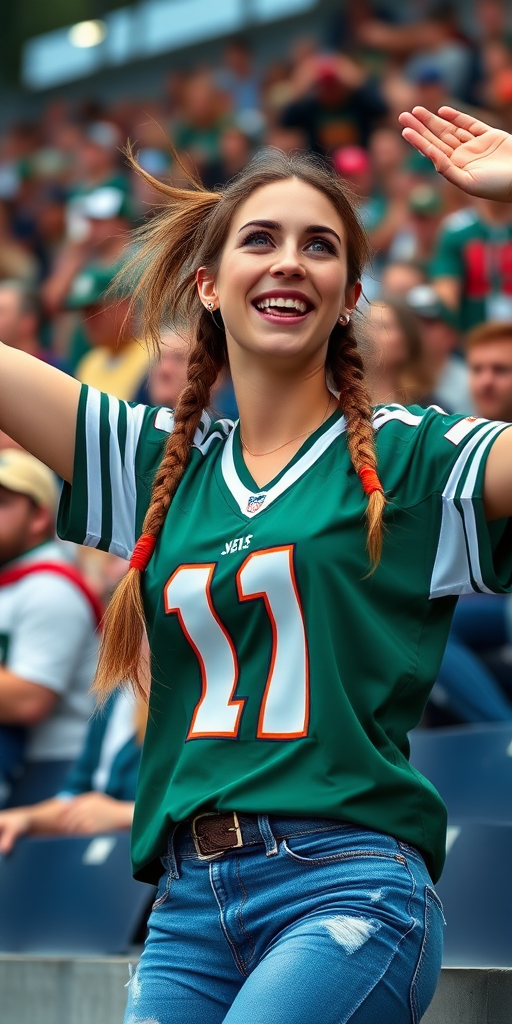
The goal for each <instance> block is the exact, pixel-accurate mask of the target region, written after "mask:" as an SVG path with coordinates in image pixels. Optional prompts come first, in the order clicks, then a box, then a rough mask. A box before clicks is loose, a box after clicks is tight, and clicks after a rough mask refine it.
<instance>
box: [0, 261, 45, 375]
mask: <svg viewBox="0 0 512 1024" xmlns="http://www.w3.org/2000/svg"><path fill="white" fill-rule="evenodd" d="M40 328H41V303H40V300H39V296H38V294H37V291H36V290H35V289H34V288H33V287H32V286H31V285H27V284H26V283H24V282H22V281H16V280H6V281H0V338H1V339H2V341H3V342H4V344H5V345H10V347H11V348H17V349H19V350H20V352H28V353H29V355H31V356H35V357H36V358H37V359H44V360H45V361H49V360H51V355H50V353H49V352H48V350H47V349H43V347H42V345H41V339H40ZM51 361H52V362H53V360H51Z"/></svg>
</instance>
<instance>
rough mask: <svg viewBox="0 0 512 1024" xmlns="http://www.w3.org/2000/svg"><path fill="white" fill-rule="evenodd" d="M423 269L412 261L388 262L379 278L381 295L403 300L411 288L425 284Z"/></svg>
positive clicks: (425, 277) (425, 276) (425, 278)
mask: <svg viewBox="0 0 512 1024" xmlns="http://www.w3.org/2000/svg"><path fill="white" fill-rule="evenodd" d="M427 280H428V278H427V275H426V273H425V270H424V268H423V267H422V266H421V265H420V264H419V263H415V262H414V260H411V261H409V260H407V262H405V263H404V262H402V261H401V260H389V262H388V263H386V265H385V266H384V268H383V270H382V273H381V276H380V287H381V292H382V294H383V295H390V296H394V297H395V298H397V299H404V298H405V296H406V295H407V292H410V290H411V288H416V286H417V285H419V284H427Z"/></svg>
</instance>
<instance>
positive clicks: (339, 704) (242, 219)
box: [0, 121, 512, 1024]
mask: <svg viewBox="0 0 512 1024" xmlns="http://www.w3.org/2000/svg"><path fill="white" fill-rule="evenodd" d="M416 123H417V124H419V125H420V127H419V128H418V127H414V126H413V127H412V129H411V130H412V131H414V132H416V133H417V134H418V138H419V139H420V140H422V139H423V136H422V134H421V132H422V127H421V122H419V121H417V122H416V121H415V124H416ZM413 141H416V136H415V138H414V140H413ZM418 144H419V145H423V141H420V142H419V143H418ZM429 144H430V145H433V143H429ZM446 145H448V144H446ZM510 146H511V148H512V143H510ZM484 155H485V154H484ZM486 160H487V162H486ZM489 163H490V164H491V165H492V164H493V155H492V146H491V147H490V149H489V153H488V156H487V157H486V159H484V160H483V161H482V166H483V167H484V169H486V168H487V167H489ZM509 166H510V158H509ZM484 173H485V174H486V175H487V177H488V178H489V179H491V180H492V179H493V174H494V172H493V171H492V168H491V170H490V171H489V172H487V171H486V170H484ZM155 184H156V185H157V187H159V188H160V189H161V191H163V192H164V193H166V199H167V204H168V208H167V210H166V211H165V212H164V213H163V214H162V216H161V218H160V220H159V221H156V222H153V223H152V225H151V226H149V227H148V228H147V229H146V241H145V245H144V246H143V248H142V250H141V251H140V253H139V263H138V266H139V267H140V268H141V270H142V274H141V279H140V284H139V287H138V289H137V292H136V297H138V298H140V300H141V302H142V305H143V308H144V313H145V318H146V324H147V329H148V333H149V334H150V336H151V337H153V338H155V337H156V336H157V334H158V331H159V328H160V323H161V321H162V319H164V318H165V317H166V316H167V315H168V316H169V317H170V318H171V320H173V321H175V322H184V321H185V322H186V323H187V324H188V325H189V328H190V331H191V332H192V334H193V336H195V339H196V341H195V345H194V347H193V348H192V351H191V354H190V361H189V370H188V385H187V387H186V389H185V390H184V392H183V393H182V395H181V397H180V400H179V402H178V404H177V407H176V410H175V413H174V416H173V415H172V414H171V413H170V412H169V411H168V410H165V409H160V410H155V409H148V408H145V407H139V406H136V407H131V406H128V405H127V404H126V403H124V402H120V401H117V400H116V399H113V398H110V397H108V396H106V395H100V394H99V393H98V392H95V391H93V390H91V389H87V388H85V387H84V388H83V389H82V390H81V391H80V388H79V385H78V384H77V383H76V382H75V381H72V380H70V379H69V378H67V377H63V376H61V375H60V374H59V373H58V372H57V371H55V370H54V369H52V368H51V367H49V366H44V365H41V364H36V363H35V361H34V363H32V361H31V360H30V359H27V358H24V357H23V355H22V353H19V352H14V351H11V350H9V349H7V348H5V347H1V346H0V426H1V427H3V428H5V429H6V430H7V431H8V432H9V433H10V434H11V435H12V436H13V437H15V438H16V439H17V440H18V441H19V442H20V443H21V444H23V445H25V446H26V447H27V448H30V449H31V450H32V451H33V452H34V454H36V455H37V456H38V457H39V458H41V459H43V460H45V461H46V462H47V463H48V464H49V465H51V466H52V467H53V468H55V469H56V470H57V471H58V472H59V473H60V474H61V476H63V477H64V479H65V480H66V481H68V482H69V483H68V485H67V486H66V489H65V494H64V498H63V503H62V507H61V514H60V530H61V533H62V535H63V536H65V537H67V538H70V539H74V540H77V541H82V542H85V543H87V544H90V545H93V546H94V545H96V546H99V547H103V548H106V549H108V550H111V551H114V552H117V553H119V554H121V555H125V556H128V555H129V554H130V553H131V552H132V549H133V548H134V545H135V549H134V551H133V555H132V562H131V564H132V568H131V570H130V571H129V573H128V575H127V577H126V580H125V581H124V583H122V584H121V586H120V588H119V589H118V591H117V593H116V595H115V597H114V600H113V602H112V604H111V606H110V614H109V618H108V622H107V626H106V631H105V642H104V649H103V656H102V662H101V666H100V671H99V676H98V689H99V692H100V694H101V695H102V696H105V695H106V694H107V693H108V692H110V690H111V689H112V688H114V687H115V686H116V685H118V684H119V682H120V681H121V680H123V679H125V678H126V677H127V676H130V677H131V678H132V679H133V680H134V682H135V685H137V683H138V675H139V670H138V659H139V649H140V640H141V638H142V632H143V625H144V622H145V624H146V626H147V630H148V634H149V640H150V645H151V653H152V669H153V679H152V687H151V699H150V712H149V722H148V730H147V733H146V739H145V744H144V750H143V755H142V766H141V773H140V778H139V791H138V797H137V803H136V811H135V820H134V830H133V860H134V870H135V873H136V875H137V877H139V878H143V879H146V880H154V881H155V882H156V881H158V886H159V888H158V895H157V899H156V901H155V905H154V909H153V913H152V915H151V918H150V932H149V938H148V941H147V943H146V947H145V950H144V953H143V955H142V958H141V961H140V964H139V967H138V969H137V971H136V973H135V975H134V977H133V978H132V982H131V985H130V992H129V1004H128V1010H127V1018H126V1020H127V1022H128V1021H129V1022H131V1024H135V1022H137V1021H139V1022H142V1021H146V1022H147V1021H150V1020H151V1021H158V1022H159V1024H183V1022H184V1021H187V1024H199V1022H201V1024H205V1022H208V1024H217V1022H219V1024H220V1022H221V1021H225V1022H226V1024H246V1022H247V1021H251V1024H264V1022H266V1021H268V1020H272V1021H273V1022H274V1024H285V1022H286V1024H292V1022H293V1024H306V1022H307V1024H310V1022H311V1021H312V1020H322V1021H323V1022H324V1024H339V1022H340V1021H344V1022H346V1021H350V1022H352V1024H373V1022H374V1021H375V1020H379V1021H381V1022H383V1024H384V1022H389V1024H391V1022H392V1024H402V1022H403V1024H406V1022H411V1021H412V1022H418V1021H419V1020H420V1018H421V1016H422V1015H423V1013H424V1011H425V1009H426V1007H427V1005H428V1003H429V1001H430V999H431V997H432V994H433V992H434V989H435V985H436V981H437V976H438V972H439V967H440V962H441V933H442V924H443V921H442V912H441V909H440V906H439V901H438V899H437V896H436V894H435V892H434V890H433V887H432V881H433V880H434V881H435V879H436V878H437V876H438V875H439V872H440V870H441V866H442V861H443V855H444V838H445V810H444V808H443V805H442V803H441V801H440V799H439V797H438V795H437V794H436V793H435V791H434V790H433V788H432V786H431V785H430V784H429V783H428V782H427V781H426V780H425V779H423V778H422V777H421V776H419V775H418V773H417V772H415V771H413V769H411V767H410V765H409V762H408V749H409V748H408V742H407V731H408V730H409V729H410V728H412V726H414V725H415V724H416V723H417V722H418V720H419V718H420V715H421V712H422V708H423V706H424V704H425V701H426V699H427V695H428V692H429V688H430V686H431V685H432V683H433V680H434V679H435V676H436V672H437V669H438V666H439V663H440V660H441V656H442V651H443V647H444V643H445V640H446V637H447V634H448V629H449V624H450V619H451V616H452V612H453V608H454V605H455V602H456V596H457V594H458V593H459V592H461V591H463V590H465V589H469V588H470V587H471V586H472V585H476V586H477V587H478V588H479V589H486V588H487V589H493V590H495V591H498V592H501V591H502V590H505V589H507V588H508V586H509V580H510V574H511V570H512V551H511V548H510V543H509V535H510V527H509V525H508V523H507V521H506V519H505V518H504V517H507V516H509V515H510V514H511V513H512V460H511V454H512V437H511V435H510V432H509V431H507V430H506V429H505V427H504V424H496V425H495V424H492V423H490V424H487V423H485V424H482V423H478V422H476V423H475V422H472V421H468V420H461V419H460V418H457V417H445V416H443V415H442V414H440V413H438V412H437V411H435V410H427V411H424V410H422V409H419V408H413V409H406V408H404V407H402V406H397V405H395V406H390V407H384V408H382V409H380V410H379V411H378V412H377V414H376V416H375V417H374V418H373V422H372V408H371V404H370V398H369V393H368V390H367V385H366V382H365V379H364V372H363V368H362V363H361V360H360V357H359V354H358V350H357V342H356V337H355V333H354V330H353V326H352V321H351V317H352V314H353V310H354V307H355V305H356V302H357V299H358V296H359V290H360V289H359V279H360V276H361V271H362V266H363V261H364V257H365V255H366V245H365V239H364V235H363V233H362V231H361V229H360V227H359V224H358V222H357V219H356V216H355V214H354V211H353V208H352V205H351V203H350V201H349V200H348V199H347V197H346V195H345V193H344V191H343V188H342V186H341V185H340V183H339V181H338V180H337V179H335V178H334V177H333V176H332V175H331V174H330V172H328V171H327V170H324V169H323V168H322V167H321V166H319V165H318V164H317V163H314V162H313V163H311V162H310V161H308V160H307V159H305V158H302V157H297V158H293V159H291V160H290V159H289V158H286V157H284V155H282V154H280V153H279V152H273V153H266V154H263V155H262V156H261V158H259V159H257V160H256V161H255V162H254V163H252V164H251V165H249V167H248V168H247V169H246V170H245V171H244V172H242V175H241V176H240V177H239V178H238V179H236V180H235V181H234V182H232V183H231V184H229V185H228V186H227V188H226V190H225V191H224V192H223V193H222V194H219V193H211V192H205V191H202V190H201V189H196V190H190V191H180V190H178V189H173V188H168V189H166V188H165V187H164V186H161V185H160V184H159V183H155ZM226 361H229V366H230V370H231V375H232V378H233V382H234V387H235V392H236V398H237V403H238V407H239V410H240V421H239V423H238V424H237V425H236V427H235V428H234V429H232V427H231V425H230V424H228V423H226V422H223V421H220V422H216V423H211V422H210V419H209V417H208V415H207V413H205V412H204V411H203V410H204V409H205V408H207V407H208V402H209V394H210V389H211V387H212V385H213V384H214V382H215V380H216V377H217V375H218V373H219V372H220V371H221V370H222V368H223V366H224V365H225V363H226ZM71 483H72V486H70V485H71ZM486 517H487V520H491V522H489V523H488V522H487V521H486ZM137 538H139V539H138V540H137ZM141 583H142V587H141Z"/></svg>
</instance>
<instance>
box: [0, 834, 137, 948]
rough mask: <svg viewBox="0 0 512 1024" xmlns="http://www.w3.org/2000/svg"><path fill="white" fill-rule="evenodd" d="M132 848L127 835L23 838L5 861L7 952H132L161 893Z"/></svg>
mask: <svg viewBox="0 0 512 1024" xmlns="http://www.w3.org/2000/svg"><path fill="white" fill-rule="evenodd" d="M129 847H130V835H129V832H127V831H126V832H111V833H108V834H105V835H100V836H69V837H65V838H61V837H59V838H53V837H51V838H46V837H35V838H28V839H22V840H20V841H19V842H18V843H17V845H16V847H15V848H14V850H13V851H12V853H10V854H9V855H8V856H4V857H0V951H2V952H7V953H38V954H57V953H60V954H66V955H67V956H69V955H77V954H88V955H108V954H115V953H125V952H126V951H127V950H128V948H129V946H130V944H131V943H132V942H133V936H134V934H135V932H136V929H137V926H138V924H139V922H140V921H141V918H142V915H143V914H144V913H145V911H146V909H147V906H148V903H149V902H150V900H151V899H152V898H153V895H154V892H155V889H154V887H153V886H151V885H146V884H143V883H141V882H136V881H134V879H133V878H132V875H131V870H130V855H129Z"/></svg>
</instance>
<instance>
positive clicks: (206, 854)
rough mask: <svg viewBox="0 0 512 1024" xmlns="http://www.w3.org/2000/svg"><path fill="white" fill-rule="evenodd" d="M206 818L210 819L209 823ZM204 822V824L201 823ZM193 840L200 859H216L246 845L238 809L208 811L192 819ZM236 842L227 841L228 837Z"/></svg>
mask: <svg viewBox="0 0 512 1024" xmlns="http://www.w3.org/2000/svg"><path fill="white" fill-rule="evenodd" d="M206 819H210V823H209V824H208V822H207V820H206ZM200 822H202V824H199V823H200ZM191 831H192V840H193V843H194V846H195V850H196V853H197V856H198V858H199V860H214V859H215V858H216V857H221V856H222V854H223V853H226V852H227V851H228V850H236V849H238V848H239V847H240V846H243V845H244V841H243V836H242V830H241V828H240V822H239V820H238V815H237V813H236V811H229V812H226V813H225V814H219V813H217V812H216V811H206V812H205V813H204V814H196V816H195V818H193V819H192V829H191ZM233 833H234V835H233ZM232 838H233V839H235V842H226V840H227V839H232Z"/></svg>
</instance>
